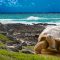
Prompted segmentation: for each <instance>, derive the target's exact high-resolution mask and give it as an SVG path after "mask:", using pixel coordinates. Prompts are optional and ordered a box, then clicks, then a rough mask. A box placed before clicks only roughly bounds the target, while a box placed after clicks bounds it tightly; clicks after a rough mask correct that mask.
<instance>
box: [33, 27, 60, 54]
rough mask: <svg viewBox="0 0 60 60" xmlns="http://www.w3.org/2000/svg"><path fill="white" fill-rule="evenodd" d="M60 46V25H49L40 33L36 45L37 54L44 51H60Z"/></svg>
mask: <svg viewBox="0 0 60 60" xmlns="http://www.w3.org/2000/svg"><path fill="white" fill-rule="evenodd" d="M59 47H60V26H47V27H46V29H44V30H43V32H42V33H41V34H40V35H39V38H38V42H37V44H36V45H35V47H34V51H35V53H37V54H40V53H43V52H44V51H45V52H47V51H48V53H52V52H54V53H59V50H60V49H59Z"/></svg>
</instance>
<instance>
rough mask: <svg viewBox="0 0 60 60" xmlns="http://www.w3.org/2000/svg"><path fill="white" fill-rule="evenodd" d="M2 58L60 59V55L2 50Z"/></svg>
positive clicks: (29, 59)
mask: <svg viewBox="0 0 60 60" xmlns="http://www.w3.org/2000/svg"><path fill="white" fill-rule="evenodd" d="M0 60H60V58H59V57H56V56H49V55H36V54H23V53H20V52H11V51H7V50H0Z"/></svg>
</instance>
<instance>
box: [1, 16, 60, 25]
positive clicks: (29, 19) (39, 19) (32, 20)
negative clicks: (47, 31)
mask: <svg viewBox="0 0 60 60" xmlns="http://www.w3.org/2000/svg"><path fill="white" fill-rule="evenodd" d="M57 20H58V21H57ZM0 22H1V23H3V24H7V23H25V24H32V23H56V24H60V18H45V17H36V16H29V17H27V18H22V19H0Z"/></svg>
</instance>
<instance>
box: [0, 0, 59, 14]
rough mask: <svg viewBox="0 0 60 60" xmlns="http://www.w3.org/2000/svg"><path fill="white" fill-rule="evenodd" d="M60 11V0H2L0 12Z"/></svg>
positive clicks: (0, 1) (0, 0)
mask: <svg viewBox="0 0 60 60" xmlns="http://www.w3.org/2000/svg"><path fill="white" fill-rule="evenodd" d="M6 12H8V13H10V12H13V13H16V12H43V13H44V12H60V0H0V13H6Z"/></svg>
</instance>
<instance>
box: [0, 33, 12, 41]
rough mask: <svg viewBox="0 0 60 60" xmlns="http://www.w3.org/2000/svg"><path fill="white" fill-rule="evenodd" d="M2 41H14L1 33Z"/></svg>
mask: <svg viewBox="0 0 60 60" xmlns="http://www.w3.org/2000/svg"><path fill="white" fill-rule="evenodd" d="M0 41H2V42H8V41H12V40H10V39H9V38H8V37H6V36H5V35H3V34H0Z"/></svg>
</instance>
